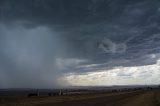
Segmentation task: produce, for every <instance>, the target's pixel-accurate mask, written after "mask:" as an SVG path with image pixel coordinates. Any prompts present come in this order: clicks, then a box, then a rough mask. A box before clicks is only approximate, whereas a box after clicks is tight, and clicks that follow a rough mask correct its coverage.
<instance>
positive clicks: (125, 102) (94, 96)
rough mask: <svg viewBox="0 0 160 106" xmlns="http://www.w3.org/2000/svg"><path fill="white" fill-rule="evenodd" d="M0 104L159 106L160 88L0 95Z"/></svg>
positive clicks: (21, 105) (32, 105) (7, 105)
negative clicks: (48, 94) (37, 94)
mask: <svg viewBox="0 0 160 106" xmlns="http://www.w3.org/2000/svg"><path fill="white" fill-rule="evenodd" d="M0 106H160V90H158V89H156V90H137V91H125V92H101V93H86V94H69V95H62V96H37V97H30V98H28V97H24V96H23V97H20V96H17V97H16V96H14V97H0Z"/></svg>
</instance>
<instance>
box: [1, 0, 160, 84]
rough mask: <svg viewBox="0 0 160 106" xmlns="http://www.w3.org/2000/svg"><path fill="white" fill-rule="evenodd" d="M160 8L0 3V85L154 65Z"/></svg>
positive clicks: (113, 0) (132, 0) (79, 0)
mask: <svg viewBox="0 0 160 106" xmlns="http://www.w3.org/2000/svg"><path fill="white" fill-rule="evenodd" d="M159 5H160V2H159V1H158V0H152V1H151V0H12V1H10V0H0V50H1V52H0V58H1V60H0V70H1V71H0V74H1V75H2V76H3V78H2V79H3V80H5V81H2V83H3V84H2V85H0V86H6V85H7V84H6V83H8V86H9V85H11V86H13V85H15V86H18V85H19V86H21V87H22V86H31V87H34V84H35V83H36V84H37V85H35V86H36V87H41V85H42V86H43V85H45V84H46V86H49V85H51V83H53V84H54V85H55V84H56V81H54V80H56V79H57V77H59V76H60V75H61V74H66V73H68V72H76V73H83V72H88V71H97V70H100V69H110V68H114V67H116V66H141V65H148V64H154V63H156V61H157V59H158V58H159V52H160V51H159V50H160V48H159V46H160V42H159V40H160V33H159V32H160V25H159V22H160V6H159ZM4 76H6V77H4ZM35 76H37V78H35ZM52 78H53V81H51V80H52ZM23 79H24V80H23ZM5 82H6V83H5ZM30 82H33V83H31V84H30ZM0 83H1V82H0ZM41 83H42V84H41ZM47 83H48V84H47ZM23 84H24V85H23Z"/></svg>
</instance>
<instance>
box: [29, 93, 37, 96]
mask: <svg viewBox="0 0 160 106" xmlns="http://www.w3.org/2000/svg"><path fill="white" fill-rule="evenodd" d="M33 96H39V95H38V93H29V94H28V95H27V97H33Z"/></svg>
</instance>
